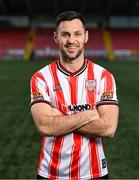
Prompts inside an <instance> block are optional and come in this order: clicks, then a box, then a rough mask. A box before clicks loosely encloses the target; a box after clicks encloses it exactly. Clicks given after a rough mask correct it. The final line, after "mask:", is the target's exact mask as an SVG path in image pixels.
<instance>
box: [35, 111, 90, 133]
mask: <svg viewBox="0 0 139 180" xmlns="http://www.w3.org/2000/svg"><path fill="white" fill-rule="evenodd" d="M39 118H40V120H39V123H38V119H39ZM34 121H35V124H36V127H37V128H38V130H39V131H40V133H41V134H42V135H44V136H60V135H64V134H67V133H70V132H72V131H74V130H76V129H78V128H81V127H82V126H83V125H85V124H87V123H88V122H90V121H91V119H90V118H89V117H87V116H86V112H81V113H77V114H74V115H53V116H52V115H42V116H41V117H34Z"/></svg>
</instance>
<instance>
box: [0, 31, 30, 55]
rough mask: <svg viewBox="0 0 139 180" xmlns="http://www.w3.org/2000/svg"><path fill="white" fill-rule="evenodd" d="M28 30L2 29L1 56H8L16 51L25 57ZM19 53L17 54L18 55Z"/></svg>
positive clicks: (0, 36) (0, 40) (0, 34)
mask: <svg viewBox="0 0 139 180" xmlns="http://www.w3.org/2000/svg"><path fill="white" fill-rule="evenodd" d="M27 33H28V29H26V28H25V29H24V28H20V29H11V28H4V29H3V28H2V29H0V56H8V55H9V54H10V53H11V54H12V53H13V54H14V52H15V51H18V52H19V55H20V54H22V55H23V51H24V49H25V44H26V40H27ZM18 52H17V54H18Z"/></svg>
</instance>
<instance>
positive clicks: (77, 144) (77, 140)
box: [69, 76, 81, 179]
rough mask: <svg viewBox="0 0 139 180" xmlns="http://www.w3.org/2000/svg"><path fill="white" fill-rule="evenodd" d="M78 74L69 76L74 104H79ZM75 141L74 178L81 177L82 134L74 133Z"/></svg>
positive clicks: (72, 168)
mask: <svg viewBox="0 0 139 180" xmlns="http://www.w3.org/2000/svg"><path fill="white" fill-rule="evenodd" d="M77 78H78V76H70V77H69V84H70V92H71V103H72V105H76V104H77V89H78V83H77ZM73 141H74V146H73V149H72V157H71V164H70V176H71V179H72V178H76V179H79V176H80V174H79V166H80V165H79V163H80V153H81V137H80V135H78V134H76V133H73Z"/></svg>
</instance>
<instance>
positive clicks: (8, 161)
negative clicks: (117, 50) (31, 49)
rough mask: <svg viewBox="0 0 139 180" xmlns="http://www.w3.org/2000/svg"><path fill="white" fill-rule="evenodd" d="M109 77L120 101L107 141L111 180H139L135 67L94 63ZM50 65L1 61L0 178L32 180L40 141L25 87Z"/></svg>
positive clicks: (123, 63)
mask: <svg viewBox="0 0 139 180" xmlns="http://www.w3.org/2000/svg"><path fill="white" fill-rule="evenodd" d="M95 62H97V63H98V64H101V65H102V66H104V67H106V68H107V69H109V70H110V71H112V72H113V74H114V76H115V78H116V82H117V90H118V97H119V101H120V118H119V125H118V129H117V133H116V135H115V138H114V139H108V138H107V139H105V152H106V153H105V154H106V157H107V162H108V166H109V171H110V177H111V178H115V179H116V178H120V179H128V178H131V179H135V178H139V171H138V164H139V158H138V154H139V120H138V117H139V110H138V107H139V102H138V97H139V74H138V73H139V72H138V70H139V62H137V61H115V62H108V61H106V60H95ZM47 63H48V60H38V61H31V62H27V63H25V62H22V61H9V62H8V61H0V95H1V97H0V178H3V179H9V178H11V179H21V178H22V179H32V178H35V176H36V167H37V162H38V158H39V153H40V147H41V137H40V135H39V133H38V132H37V130H36V128H35V125H34V123H33V121H32V118H31V115H30V111H29V103H30V92H29V82H30V78H31V76H32V74H33V73H34V72H35V71H36V70H38V69H40V68H41V67H43V66H44V65H45V64H47Z"/></svg>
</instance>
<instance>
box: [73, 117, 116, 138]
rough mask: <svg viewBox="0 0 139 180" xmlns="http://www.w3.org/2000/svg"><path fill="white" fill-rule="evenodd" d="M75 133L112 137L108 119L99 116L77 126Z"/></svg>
mask: <svg viewBox="0 0 139 180" xmlns="http://www.w3.org/2000/svg"><path fill="white" fill-rule="evenodd" d="M76 132H77V133H80V134H84V135H86V136H90V137H94V136H101V137H107V136H108V137H112V136H113V135H112V133H111V125H110V124H109V120H108V119H104V118H100V119H97V120H94V121H91V122H89V123H88V124H86V125H84V126H82V127H80V128H78V129H77V130H76Z"/></svg>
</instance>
